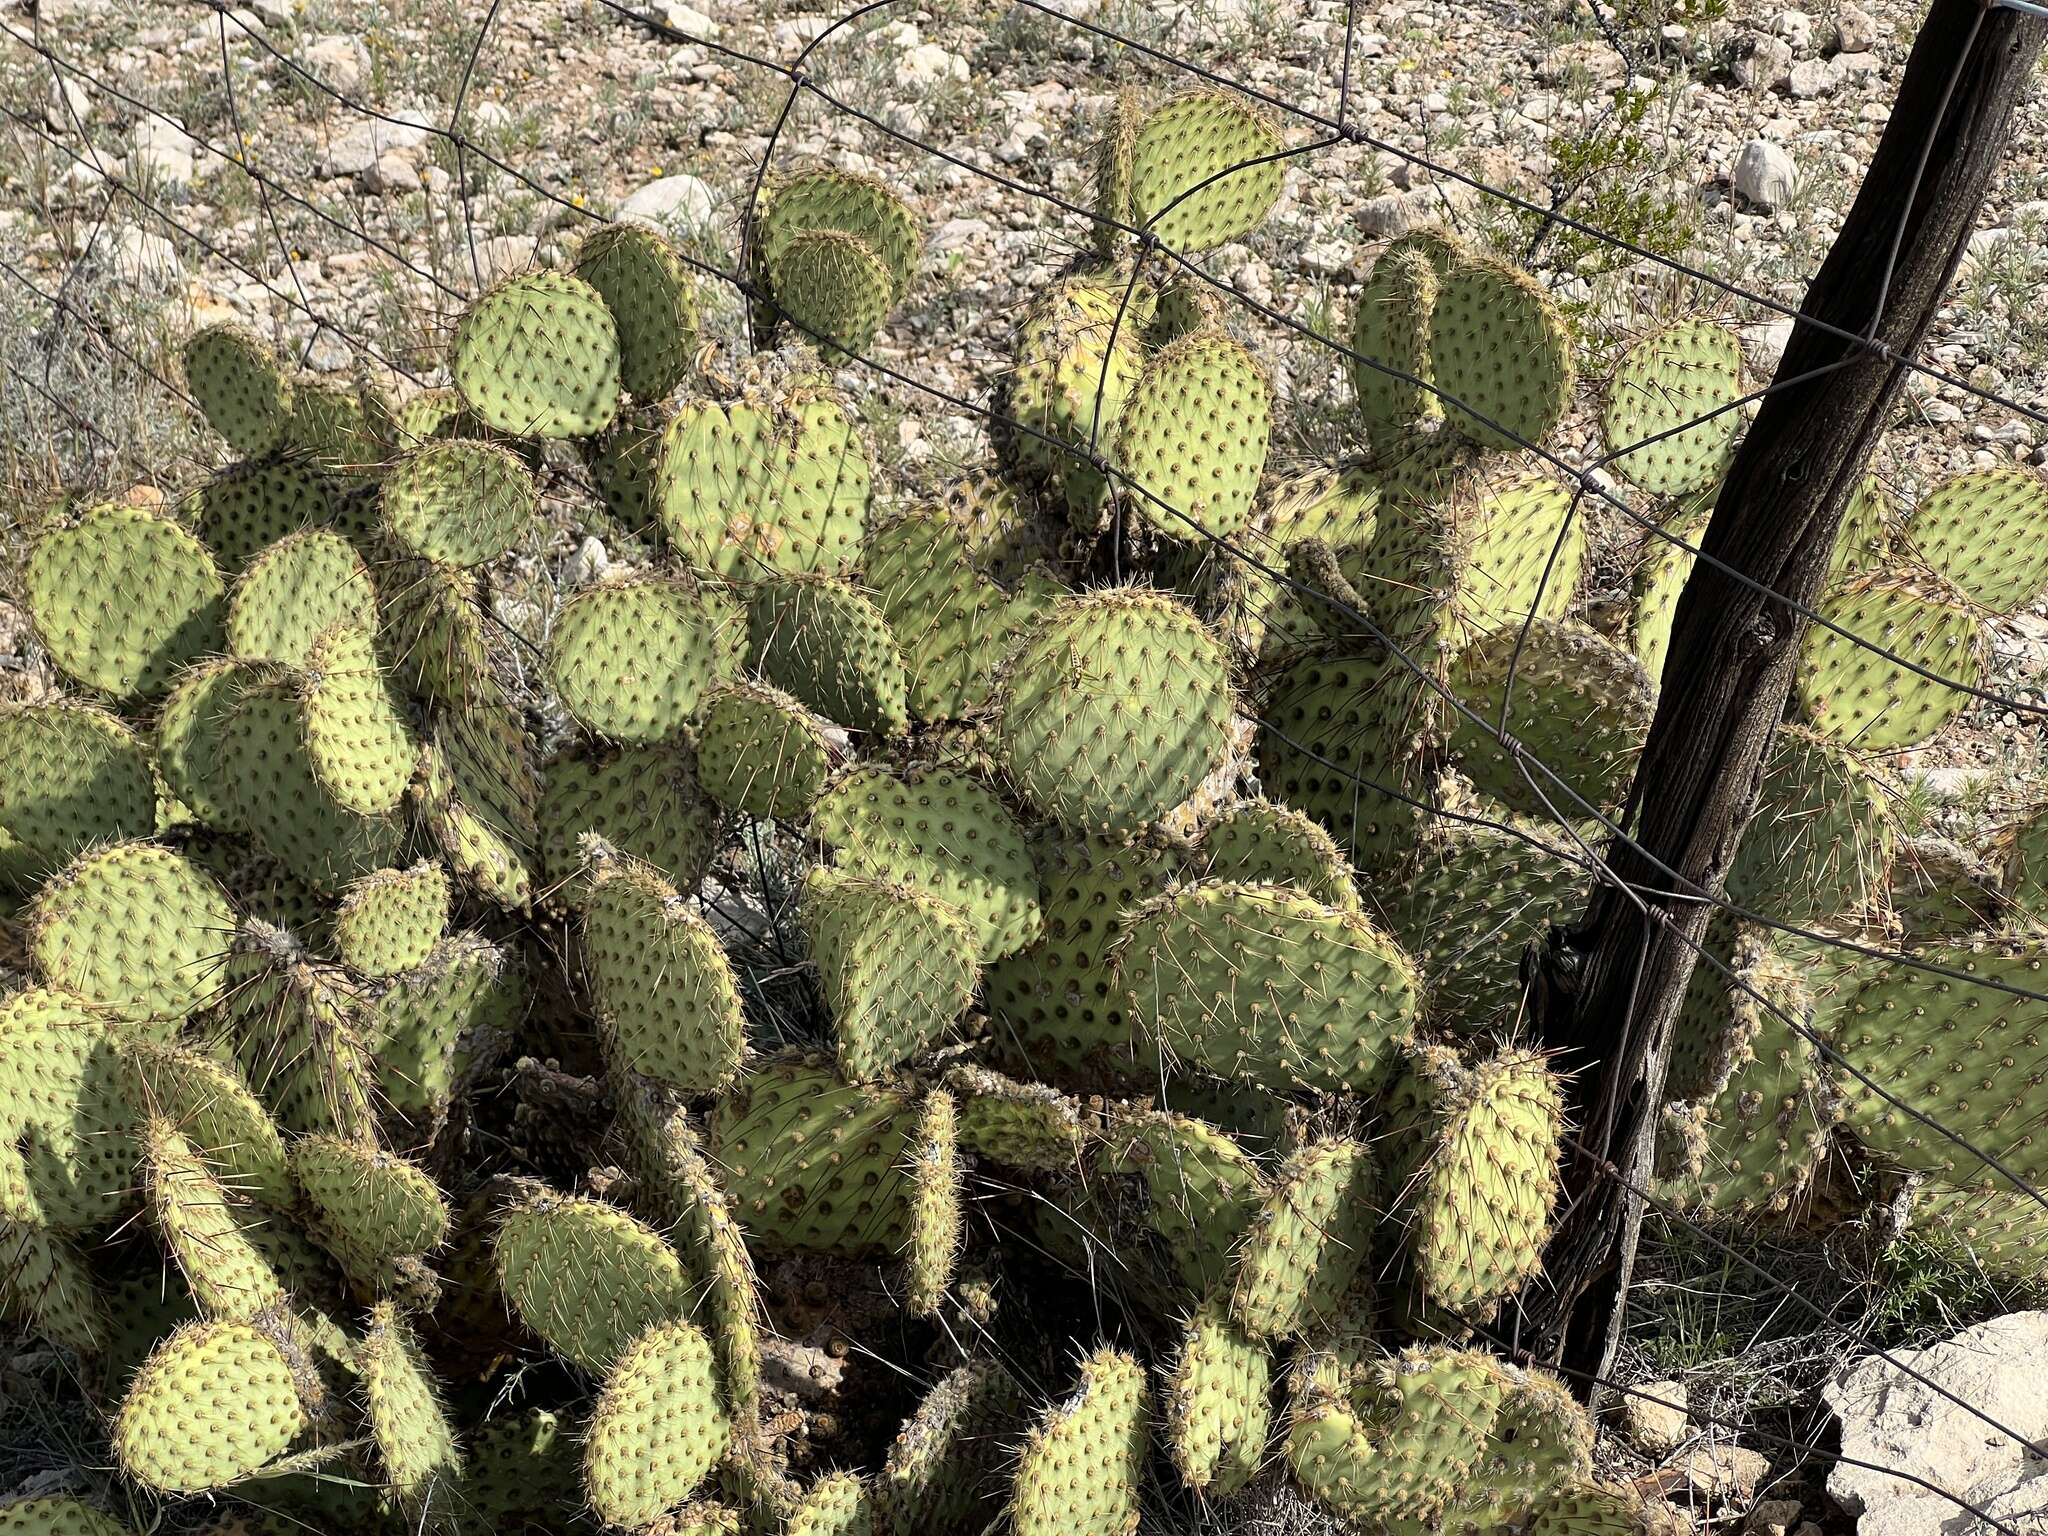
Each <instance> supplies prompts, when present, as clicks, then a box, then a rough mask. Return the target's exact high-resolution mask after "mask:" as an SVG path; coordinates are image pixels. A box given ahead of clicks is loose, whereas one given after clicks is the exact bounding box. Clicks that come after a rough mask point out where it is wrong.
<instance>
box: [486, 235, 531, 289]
mask: <svg viewBox="0 0 2048 1536" xmlns="http://www.w3.org/2000/svg"><path fill="white" fill-rule="evenodd" d="M539 249H540V241H538V240H536V239H535V238H534V237H533V236H532V235H493V236H491V238H490V239H488V240H479V241H477V243H476V263H477V265H478V266H479V267H481V268H482V269H483V274H484V281H485V282H487V283H494V282H496V281H497V280H498V279H499V278H501V277H510V276H512V274H513V273H515V272H527V271H531V270H532V268H533V258H534V253H535V252H536V251H538V250H539Z"/></svg>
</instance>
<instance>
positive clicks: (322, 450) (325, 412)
mask: <svg viewBox="0 0 2048 1536" xmlns="http://www.w3.org/2000/svg"><path fill="white" fill-rule="evenodd" d="M393 426H394V423H393V420H392V415H391V405H390V402H388V401H387V400H385V398H384V397H383V395H382V394H380V393H379V392H378V391H377V389H376V388H375V387H374V386H373V385H371V384H370V383H369V382H368V381H367V380H366V379H358V380H355V381H351V380H348V379H322V378H316V377H313V376H310V375H301V376H300V377H299V379H298V380H297V381H296V382H295V383H294V384H293V386H292V416H291V421H290V422H289V423H287V424H286V427H285V435H284V444H283V447H284V448H285V450H286V451H287V452H289V453H290V454H292V455H293V456H294V457H296V458H300V459H302V460H303V461H304V462H305V463H307V464H310V465H312V466H313V467H314V468H316V469H318V470H320V471H321V472H322V473H324V474H327V475H330V476H332V477H334V478H335V479H337V480H339V481H342V482H344V483H348V482H356V483H361V482H363V481H365V480H367V479H368V478H369V476H370V475H371V474H372V473H374V472H375V471H376V469H377V468H378V466H380V465H381V464H382V463H383V462H384V461H385V460H386V459H387V458H389V457H390V451H391V440H392V436H393Z"/></svg>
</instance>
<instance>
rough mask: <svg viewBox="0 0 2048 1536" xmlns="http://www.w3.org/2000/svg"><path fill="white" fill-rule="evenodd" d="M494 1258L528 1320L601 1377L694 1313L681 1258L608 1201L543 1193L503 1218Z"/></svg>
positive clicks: (562, 1351)
mask: <svg viewBox="0 0 2048 1536" xmlns="http://www.w3.org/2000/svg"><path fill="white" fill-rule="evenodd" d="M496 1250H497V1259H498V1280H499V1283H500V1284H501V1285H502V1286H503V1287H504V1291H505V1299H506V1300H507V1301H509V1302H511V1303H512V1306H513V1309H514V1310H515V1311H516V1312H517V1313H518V1314H519V1317H520V1319H521V1321H523V1322H524V1323H525V1324H526V1326H527V1327H529V1328H531V1329H532V1330H533V1331H534V1332H535V1333H537V1334H539V1335H540V1336H541V1337H542V1338H543V1339H545V1340H546V1341H547V1342H548V1345H549V1347H551V1348H552V1349H554V1350H555V1352H556V1353H558V1354H560V1355H561V1356H562V1357H563V1358H564V1359H566V1360H569V1361H572V1362H573V1363H575V1364H576V1365H579V1366H581V1367H583V1369H584V1370H586V1371H590V1372H593V1373H596V1374H602V1373H604V1372H607V1371H609V1370H611V1369H612V1367H613V1365H614V1363H615V1362H617V1361H619V1360H620V1359H621V1358H622V1357H623V1356H624V1355H625V1354H626V1353H627V1351H628V1350H629V1348H630V1347H631V1346H632V1345H633V1343H634V1341H635V1340H637V1339H638V1338H640V1336H641V1335H642V1334H644V1333H645V1332H646V1331H647V1330H648V1329H650V1328H652V1327H655V1326H656V1325H657V1324H661V1323H666V1322H673V1321H676V1320H678V1319H680V1318H683V1317H685V1316H687V1315H688V1314H689V1313H690V1312H691V1311H692V1310H694V1308H695V1305H696V1295H695V1287H694V1286H693V1285H692V1284H691V1283H690V1279H689V1276H688V1274H687V1273H686V1272H685V1271H684V1269H683V1265H682V1261H681V1260H680V1259H678V1258H677V1257H676V1254H675V1250H674V1249H672V1248H670V1247H669V1245H668V1244H667V1243H665V1242H663V1241H662V1240H661V1238H660V1237H659V1236H658V1235H657V1234H656V1233H654V1232H651V1231H649V1230H648V1229H647V1228H646V1227H644V1226H642V1225H641V1224H640V1223H639V1222H637V1221H635V1220H634V1219H633V1218H632V1217H631V1216H628V1215H627V1214H626V1213H625V1212H624V1211H621V1210H615V1209H613V1208H612V1207H611V1206H609V1205H606V1204H604V1203H603V1202H601V1201H597V1200H585V1199H577V1198H572V1197H568V1196H563V1195H556V1194H553V1193H550V1192H547V1191H537V1192H535V1193H533V1194H531V1195H529V1196H527V1197H526V1198H524V1199H522V1200H520V1201H519V1202H518V1203H517V1204H515V1205H514V1206H513V1207H512V1208H511V1209H510V1210H508V1211H507V1212H506V1213H505V1215H504V1217H503V1219H502V1220H501V1221H500V1222H499V1224H498V1235H497V1240H496Z"/></svg>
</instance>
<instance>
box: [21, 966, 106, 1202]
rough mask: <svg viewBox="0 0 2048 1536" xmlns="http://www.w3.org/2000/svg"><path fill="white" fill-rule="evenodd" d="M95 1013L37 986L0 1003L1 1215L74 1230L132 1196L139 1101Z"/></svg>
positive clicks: (79, 1003) (97, 1014)
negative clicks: (136, 1099)
mask: <svg viewBox="0 0 2048 1536" xmlns="http://www.w3.org/2000/svg"><path fill="white" fill-rule="evenodd" d="M99 1019H100V1016H99V1013H98V1011H97V1010H95V1009H92V1008H89V1007H88V1006H87V1005H86V1004H85V1003H84V1002H83V1001H82V1000H80V999H78V998H74V997H70V996H68V995H66V994H64V993H61V992H52V991H49V990H46V989H44V988H31V989H30V990H28V991H26V992H17V993H15V994H14V996H12V997H11V998H9V999H7V1001H6V1003H5V1004H4V1005H0V1217H5V1218H6V1219H7V1220H9V1221H16V1222H26V1223H28V1224H30V1225H34V1226H42V1227H48V1228H50V1229H51V1230H53V1231H58V1232H77V1231H83V1230H86V1229H87V1228H90V1227H94V1226H98V1225H101V1224H103V1223H105V1222H106V1221H109V1220H111V1219H112V1218H113V1217H115V1216H117V1215H119V1214H120V1212H121V1211H123V1210H124V1209H126V1208H127V1207H128V1206H129V1205H130V1204H131V1203H132V1198H133V1194H134V1183H135V1179H134V1161H135V1151H136V1144H135V1131H136V1126H137V1116H138V1114H139V1107H138V1106H137V1104H136V1102H135V1092H134V1085H133V1083H132V1081H131V1079H130V1077H129V1074H128V1071H127V1067H126V1062H125V1060H124V1057H123V1052H122V1050H121V1039H120V1036H119V1035H118V1034H117V1033H116V1032H115V1031H114V1030H113V1029H111V1028H109V1027H108V1026H106V1025H105V1024H103V1023H101V1022H100V1021H99Z"/></svg>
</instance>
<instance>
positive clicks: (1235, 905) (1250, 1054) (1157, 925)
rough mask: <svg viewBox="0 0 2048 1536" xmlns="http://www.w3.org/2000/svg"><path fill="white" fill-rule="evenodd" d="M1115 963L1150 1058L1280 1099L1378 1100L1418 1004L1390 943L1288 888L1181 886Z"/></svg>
mask: <svg viewBox="0 0 2048 1536" xmlns="http://www.w3.org/2000/svg"><path fill="white" fill-rule="evenodd" d="M1110 964H1111V968H1112V972H1113V977H1114V980H1113V983H1112V984H1113V985H1114V986H1116V987H1117V988H1118V989H1119V990H1121V991H1122V993H1123V995H1124V999H1125V1003H1124V1006H1125V1008H1126V1010H1127V1012H1128V1013H1129V1015H1130V1017H1131V1019H1132V1021H1133V1023H1134V1025H1136V1026H1137V1028H1139V1029H1140V1030H1142V1031H1143V1033H1144V1039H1145V1042H1146V1043H1147V1044H1148V1046H1149V1048H1150V1050H1151V1051H1156V1052H1157V1053H1158V1054H1159V1055H1160V1056H1163V1057H1164V1058H1165V1059H1166V1061H1167V1062H1168V1063H1169V1064H1172V1065H1177V1066H1181V1067H1185V1068H1192V1069H1194V1070H1196V1071H1199V1072H1205V1073H1207V1074H1209V1075H1211V1076H1215V1077H1221V1078H1226V1079H1230V1080H1236V1079H1238V1078H1241V1077H1244V1076H1249V1077H1250V1078H1252V1079H1253V1080H1254V1081H1256V1082H1258V1083H1260V1084H1261V1085H1263V1086H1265V1087H1266V1088H1268V1089H1271V1090H1274V1091H1279V1090H1282V1089H1283V1088H1290V1087H1291V1088H1307V1089H1314V1090H1319V1091H1323V1092H1351V1093H1371V1092H1373V1091H1374V1090H1375V1089H1376V1088H1377V1087H1378V1086H1379V1084H1380V1082H1381V1081H1382V1079H1383V1077H1384V1075H1385V1073H1386V1071H1387V1069H1388V1067H1389V1066H1390V1065H1391V1064H1392V1061H1391V1058H1392V1052H1393V1050H1394V1048H1395V1047H1396V1046H1398V1045H1399V1044H1400V1043H1401V1042H1403V1041H1405V1040H1406V1039H1407V1038H1408V1037H1409V1035H1410V1034H1411V1033H1412V1032H1413V1030H1414V1026H1415V1020H1416V1016H1417V1013H1418V1011H1419V1004H1420V978H1419V977H1418V976H1417V974H1416V971H1415V966H1414V963H1413V962H1412V961H1410V960H1409V959H1408V957H1407V956H1406V955H1404V954H1403V953H1402V952H1401V950H1400V948H1399V947H1398V946H1397V945H1396V944H1395V943H1394V942H1393V941H1392V940H1391V939H1389V938H1387V937H1386V936H1385V935H1384V934H1382V933H1381V932H1380V931H1379V930H1378V929H1376V928H1374V927H1373V926H1372V924H1371V923H1370V922H1368V921H1367V920H1366V919H1365V918H1364V917H1363V916H1361V915H1359V914H1358V913H1357V912H1355V911H1347V910H1345V909H1344V908H1341V907H1328V906H1324V905H1323V904H1322V903H1320V902H1318V901H1316V900H1314V899H1313V898H1311V897H1309V896H1307V895H1304V894H1302V893H1301V892H1298V891H1293V890H1289V889H1287V888H1285V887H1281V886H1266V885H1234V884H1229V883H1226V882H1221V881H1204V882H1201V883H1198V884H1193V885H1189V886H1185V887H1183V888H1181V889H1180V890H1178V891H1175V892H1173V893H1171V894H1169V895H1167V896H1164V897H1161V898H1160V899H1159V900H1158V901H1156V902H1154V903H1153V904H1152V905H1151V906H1149V907H1147V908H1146V909H1144V910H1143V911H1142V912H1140V913H1139V914H1138V915H1137V916H1135V917H1134V918H1133V919H1131V921H1130V922H1129V924H1128V925H1127V926H1126V928H1125V930H1124V934H1123V937H1122V938H1121V939H1120V941H1119V943H1118V946H1117V948H1116V950H1115V951H1114V953H1113V954H1112V956H1111V960H1110Z"/></svg>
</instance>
